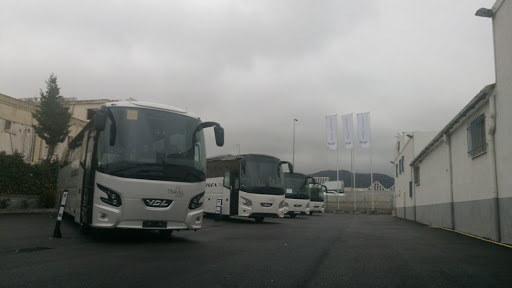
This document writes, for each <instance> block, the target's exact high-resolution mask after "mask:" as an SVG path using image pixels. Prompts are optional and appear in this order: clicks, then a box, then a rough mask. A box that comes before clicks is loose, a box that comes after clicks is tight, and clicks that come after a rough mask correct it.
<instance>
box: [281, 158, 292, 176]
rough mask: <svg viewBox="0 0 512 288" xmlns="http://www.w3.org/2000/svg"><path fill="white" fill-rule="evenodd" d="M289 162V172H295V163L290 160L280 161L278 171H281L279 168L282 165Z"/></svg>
mask: <svg viewBox="0 0 512 288" xmlns="http://www.w3.org/2000/svg"><path fill="white" fill-rule="evenodd" d="M283 164H288V172H290V173H293V164H292V163H290V162H288V161H281V162H279V166H278V167H277V171H278V173H279V168H281V165H283Z"/></svg>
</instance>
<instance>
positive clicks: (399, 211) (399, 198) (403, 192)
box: [394, 131, 437, 220]
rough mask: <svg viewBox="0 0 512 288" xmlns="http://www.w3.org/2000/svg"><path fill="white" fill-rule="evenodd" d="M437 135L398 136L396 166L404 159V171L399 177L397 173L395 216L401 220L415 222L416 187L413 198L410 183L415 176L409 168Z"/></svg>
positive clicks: (426, 133) (415, 133)
mask: <svg viewBox="0 0 512 288" xmlns="http://www.w3.org/2000/svg"><path fill="white" fill-rule="evenodd" d="M407 134H409V135H411V136H412V138H409V137H408V136H407ZM436 134H437V132H434V131H414V132H403V133H400V134H398V135H397V141H399V142H400V145H399V146H400V151H398V150H396V151H395V161H394V163H395V165H396V164H399V163H400V159H402V156H403V157H404V164H403V166H404V167H403V170H404V171H403V172H402V173H398V176H397V175H396V173H395V207H396V212H395V215H396V216H397V217H399V218H405V219H410V220H414V219H415V217H416V211H415V191H414V189H415V187H414V185H413V193H412V197H411V196H410V194H409V181H411V179H412V175H413V174H412V173H413V170H412V169H413V168H412V167H410V166H409V163H411V161H412V160H413V159H414V157H416V154H417V153H418V152H420V151H421V150H422V149H423V147H425V145H427V144H428V143H429V142H430V141H431V140H432V138H434V136H435V135H436ZM397 147H398V146H397ZM395 172H396V166H395Z"/></svg>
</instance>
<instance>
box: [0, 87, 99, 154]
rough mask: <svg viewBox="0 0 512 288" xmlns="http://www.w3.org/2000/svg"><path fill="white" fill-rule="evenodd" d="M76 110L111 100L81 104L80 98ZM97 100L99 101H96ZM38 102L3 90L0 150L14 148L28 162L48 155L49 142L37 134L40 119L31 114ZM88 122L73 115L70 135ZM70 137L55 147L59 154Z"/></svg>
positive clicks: (12, 150)
mask: <svg viewBox="0 0 512 288" xmlns="http://www.w3.org/2000/svg"><path fill="white" fill-rule="evenodd" d="M75 102H76V103H77V104H76V105H77V107H81V108H79V109H77V111H84V110H85V111H87V108H89V109H91V107H93V106H91V105H93V104H94V105H96V108H99V107H100V106H101V105H102V103H105V102H108V100H99V101H84V102H86V103H85V104H84V105H80V103H79V102H80V101H75ZM96 102H98V103H96ZM37 107H38V106H37V104H35V103H33V102H29V101H22V100H19V99H15V98H12V97H9V96H6V95H3V94H0V151H5V152H6V153H7V154H12V153H13V152H15V151H18V152H20V153H23V155H25V159H26V161H27V162H39V161H40V160H42V159H45V158H46V155H47V151H48V146H47V145H46V144H45V142H44V141H43V140H42V139H41V138H39V137H37V136H36V134H35V132H34V128H33V126H34V125H36V124H37V121H36V120H35V119H34V118H33V117H32V113H33V112H35V111H36V109H37ZM7 121H9V122H10V127H9V129H7V130H6V129H5V128H6V122H7ZM86 124H87V121H84V120H80V119H77V118H71V128H70V130H71V132H70V134H69V136H70V137H74V136H75V135H77V134H78V132H80V130H81V129H82V128H83V127H84V126H85V125H86ZM68 142H69V141H68V140H66V141H64V142H63V143H60V144H59V145H57V147H56V149H55V154H56V156H57V157H58V158H59V159H60V158H62V154H63V152H64V150H65V148H66V146H67V144H68Z"/></svg>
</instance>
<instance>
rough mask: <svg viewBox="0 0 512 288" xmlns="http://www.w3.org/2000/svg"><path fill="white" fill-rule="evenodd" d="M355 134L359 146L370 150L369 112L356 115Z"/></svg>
mask: <svg viewBox="0 0 512 288" xmlns="http://www.w3.org/2000/svg"><path fill="white" fill-rule="evenodd" d="M357 132H358V135H359V145H360V146H361V147H362V148H370V112H366V113H360V114H357Z"/></svg>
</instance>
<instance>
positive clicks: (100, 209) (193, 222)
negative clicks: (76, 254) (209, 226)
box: [91, 204, 203, 230]
mask: <svg viewBox="0 0 512 288" xmlns="http://www.w3.org/2000/svg"><path fill="white" fill-rule="evenodd" d="M94 210H95V213H94V215H93V219H92V225H91V226H92V227H95V228H106V229H113V228H123V229H151V230H155V229H156V230H165V229H168V230H197V229H201V228H202V222H203V209H197V210H194V211H189V212H188V213H187V215H186V217H185V220H184V221H175V220H171V219H156V218H154V217H151V218H152V219H144V218H143V217H141V218H143V219H123V212H122V209H121V207H119V208H117V207H110V206H106V205H97V204H96V205H95V209H94ZM148 218H149V217H148Z"/></svg>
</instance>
